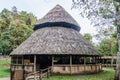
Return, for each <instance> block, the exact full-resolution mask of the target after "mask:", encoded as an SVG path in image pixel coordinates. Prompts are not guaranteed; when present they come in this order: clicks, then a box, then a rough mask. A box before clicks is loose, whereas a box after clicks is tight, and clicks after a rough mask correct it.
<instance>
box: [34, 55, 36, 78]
mask: <svg viewBox="0 0 120 80" xmlns="http://www.w3.org/2000/svg"><path fill="white" fill-rule="evenodd" d="M35 72H36V55H34V73H35ZM34 80H36V75H34Z"/></svg>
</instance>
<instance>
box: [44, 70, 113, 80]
mask: <svg viewBox="0 0 120 80" xmlns="http://www.w3.org/2000/svg"><path fill="white" fill-rule="evenodd" d="M114 74H115V71H114V69H113V68H104V71H103V72H100V73H97V74H90V75H73V76H58V75H53V76H51V77H49V79H47V78H44V79H43V80H113V78H114Z"/></svg>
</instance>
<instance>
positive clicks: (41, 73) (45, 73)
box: [26, 66, 51, 80]
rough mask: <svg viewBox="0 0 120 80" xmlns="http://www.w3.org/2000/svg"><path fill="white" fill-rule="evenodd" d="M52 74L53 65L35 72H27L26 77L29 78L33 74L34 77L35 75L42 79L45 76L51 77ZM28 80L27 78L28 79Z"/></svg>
mask: <svg viewBox="0 0 120 80" xmlns="http://www.w3.org/2000/svg"><path fill="white" fill-rule="evenodd" d="M50 74H51V66H50V67H48V68H46V69H42V70H40V71H36V72H34V73H29V74H27V76H26V78H29V77H30V76H33V78H34V77H35V76H38V78H40V79H42V78H43V77H47V78H48V77H49V76H50ZM26 80H27V79H26Z"/></svg>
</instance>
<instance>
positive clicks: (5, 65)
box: [0, 59, 10, 78]
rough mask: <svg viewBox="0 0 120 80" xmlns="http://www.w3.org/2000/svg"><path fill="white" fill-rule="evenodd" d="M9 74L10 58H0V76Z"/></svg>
mask: <svg viewBox="0 0 120 80" xmlns="http://www.w3.org/2000/svg"><path fill="white" fill-rule="evenodd" d="M9 76H10V59H0V78H2V77H9Z"/></svg>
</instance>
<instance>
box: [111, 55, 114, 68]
mask: <svg viewBox="0 0 120 80" xmlns="http://www.w3.org/2000/svg"><path fill="white" fill-rule="evenodd" d="M113 61H114V56H112V59H111V67H113Z"/></svg>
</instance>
